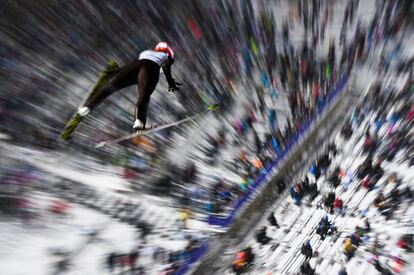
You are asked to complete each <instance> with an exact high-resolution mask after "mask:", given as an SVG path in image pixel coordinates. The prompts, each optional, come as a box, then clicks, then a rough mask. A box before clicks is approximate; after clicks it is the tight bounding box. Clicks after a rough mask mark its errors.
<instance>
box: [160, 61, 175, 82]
mask: <svg viewBox="0 0 414 275" xmlns="http://www.w3.org/2000/svg"><path fill="white" fill-rule="evenodd" d="M173 62H174V61H173V60H172V59H169V60H168V62H167V64H166V65H164V66H163V67H162V70H163V72H164V74H165V78H166V79H167V82H168V86H170V87H173V86H174V85H175V81H174V78H172V75H171V65H172V64H173Z"/></svg>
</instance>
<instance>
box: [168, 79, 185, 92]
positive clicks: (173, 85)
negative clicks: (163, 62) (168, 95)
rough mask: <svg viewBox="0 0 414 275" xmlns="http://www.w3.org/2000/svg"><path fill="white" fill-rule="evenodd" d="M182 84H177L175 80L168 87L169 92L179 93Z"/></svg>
mask: <svg viewBox="0 0 414 275" xmlns="http://www.w3.org/2000/svg"><path fill="white" fill-rule="evenodd" d="M181 85H182V84H181V83H178V82H176V81H175V80H174V82H173V83H170V84H169V85H168V91H169V92H175V91H178V90H179V89H180V87H179V86H181Z"/></svg>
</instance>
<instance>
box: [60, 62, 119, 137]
mask: <svg viewBox="0 0 414 275" xmlns="http://www.w3.org/2000/svg"><path fill="white" fill-rule="evenodd" d="M117 70H119V66H118V63H116V61H114V60H109V61H108V64H107V65H106V68H105V70H103V71H102V72H101V73H100V74H99V78H98V80H97V82H96V84H95V86H94V87H93V88H92V90H91V91H90V92H89V94H88V95H87V96H86V97H85V99H84V102H85V101H86V100H87V99H88V98H90V97H91V96H93V95H94V94H95V93H96V91H98V89H99V88H101V87H102V86H104V85H106V84H108V82H109V80H110V78H111V75H112V74H113V73H114V72H116V71H117ZM89 112H90V109H89V108H88V107H83V106H82V107H80V108H79V109H78V110H77V112H76V113H75V115H74V116H73V117H72V118H71V120H70V121H69V122H68V123H67V124H66V126H65V129H63V131H62V133H61V134H60V138H61V139H63V140H68V139H70V137H71V134H72V133H73V131H75V129H76V127H78V125H79V123H80V122H81V121H82V118H84V117H85V116H87V115H88V114H89Z"/></svg>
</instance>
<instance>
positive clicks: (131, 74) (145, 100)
mask: <svg viewBox="0 0 414 275" xmlns="http://www.w3.org/2000/svg"><path fill="white" fill-rule="evenodd" d="M173 63H174V59H172V58H171V57H170V56H169V55H168V54H167V53H165V52H159V51H153V50H146V51H143V52H142V53H141V54H140V55H139V58H138V59H137V60H134V61H132V62H130V63H128V64H127V65H125V66H124V67H122V68H119V69H118V70H115V71H113V72H111V73H110V75H109V79H110V80H109V82H108V83H107V84H106V85H104V86H102V87H101V88H100V89H98V91H97V92H96V93H95V94H93V95H92V96H90V97H89V98H88V99H87V100H86V102H85V104H84V107H88V108H89V109H90V110H91V111H92V110H93V109H95V108H96V107H97V106H98V105H99V104H100V103H101V102H102V101H103V100H104V99H105V98H107V97H108V96H110V95H111V94H112V93H114V92H116V91H118V90H121V89H123V88H126V87H129V86H132V85H138V100H137V103H136V105H135V113H134V117H135V120H137V119H138V120H140V121H141V122H142V124H143V125H144V127H145V123H146V121H147V110H148V105H149V102H150V97H151V94H152V93H153V92H154V90H155V87H156V86H157V83H158V80H159V75H160V69H161V68H162V69H163V71H164V74H165V77H166V79H167V82H168V85H169V87H175V88H176V86H175V84H176V83H175V81H174V79H173V78H172V76H171V65H172V64H173Z"/></svg>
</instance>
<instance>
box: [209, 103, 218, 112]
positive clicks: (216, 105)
mask: <svg viewBox="0 0 414 275" xmlns="http://www.w3.org/2000/svg"><path fill="white" fill-rule="evenodd" d="M217 108H218V104H213V105H210V106H208V107H207V109H208V110H209V111H215V110H217Z"/></svg>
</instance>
